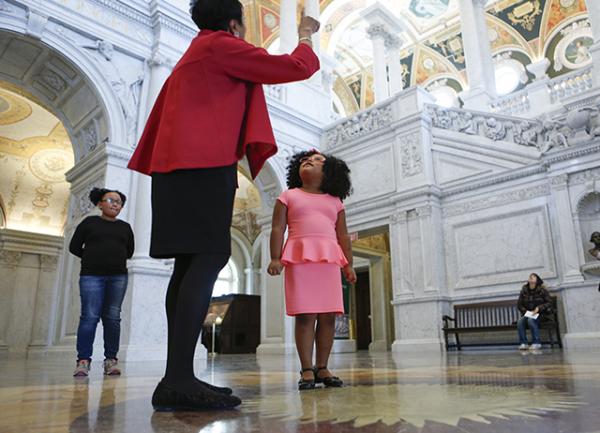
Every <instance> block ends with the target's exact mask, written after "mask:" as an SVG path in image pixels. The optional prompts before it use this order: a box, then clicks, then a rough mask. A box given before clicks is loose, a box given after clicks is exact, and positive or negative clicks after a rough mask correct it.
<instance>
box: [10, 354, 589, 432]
mask: <svg viewBox="0 0 600 433" xmlns="http://www.w3.org/2000/svg"><path fill="white" fill-rule="evenodd" d="M598 355H599V354H598V353H591V352H581V353H579V352H561V351H555V352H551V351H548V352H546V353H543V354H540V355H529V356H522V355H520V354H519V353H515V352H512V351H511V352H509V351H501V352H479V353H477V352H465V353H462V354H452V353H451V354H448V355H446V354H443V355H440V356H436V357H432V356H423V357H419V356H418V355H411V356H392V355H391V354H389V353H383V354H371V355H369V354H368V353H359V354H344V355H337V356H335V358H334V359H333V360H332V362H331V367H332V368H334V369H335V371H336V373H337V374H339V375H340V377H342V378H343V379H344V381H345V383H347V384H348V386H346V387H344V388H342V389H316V390H314V391H306V392H302V393H299V392H298V391H297V390H296V381H297V377H296V376H297V373H296V371H297V366H296V364H295V359H294V357H292V356H285V357H284V356H281V357H280V356H274V357H269V358H261V359H256V357H255V356H253V355H252V356H251V355H243V356H220V357H217V359H216V360H213V361H209V362H208V363H207V364H205V365H200V366H199V368H198V370H199V371H200V372H201V376H202V377H203V378H204V379H207V380H210V381H213V382H216V383H217V384H221V385H227V386H232V387H233V388H235V390H236V393H237V394H238V395H240V397H242V399H243V400H244V403H243V405H242V406H241V407H240V408H238V409H236V410H231V411H225V412H199V413H154V412H153V410H152V407H151V405H150V396H151V394H152V391H153V389H154V386H155V385H156V383H157V381H158V380H159V378H160V375H161V372H162V368H163V365H162V363H151V362H136V363H128V364H125V370H124V376H123V377H121V378H112V377H111V378H105V377H103V376H102V375H101V372H100V371H98V372H95V371H93V374H92V375H91V376H90V378H88V379H73V378H72V377H70V369H68V368H65V365H64V362H60V361H47V360H46V361H27V362H23V361H17V360H0V411H1V412H0V413H2V414H3V416H2V417H0V432H11V433H12V432H19V433H20V432H36V433H38V432H43V433H55V432H72V433H82V432H98V433H104V432H124V433H129V432H135V433H138V432H153V433H166V432H182V433H186V432H194V433H229V432H236V433H237V432H269V433H278V432H281V433H284V432H285V433H304V432H327V433H338V432H370V433H372V432H377V433H388V432H390V433H391V432H393V433H398V432H409V433H413V432H415V433H417V432H419V433H441V432H452V433H454V432H456V433H465V432H473V433H475V432H476V433H498V432H502V433H509V432H510V433H519V432H525V431H527V432H529V431H531V432H543V433H559V432H569V433H590V432H595V431H597V430H598V427H597V426H598V425H600V398H599V397H600V386H599V385H600V368H599V367H600V365H599V364H600V357H599V356H598Z"/></svg>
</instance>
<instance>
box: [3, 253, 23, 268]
mask: <svg viewBox="0 0 600 433" xmlns="http://www.w3.org/2000/svg"><path fill="white" fill-rule="evenodd" d="M22 256H23V254H22V253H21V252H20V251H9V250H5V249H2V250H0V264H2V265H4V266H6V267H7V268H16V267H17V266H18V265H19V263H20V261H21V257H22Z"/></svg>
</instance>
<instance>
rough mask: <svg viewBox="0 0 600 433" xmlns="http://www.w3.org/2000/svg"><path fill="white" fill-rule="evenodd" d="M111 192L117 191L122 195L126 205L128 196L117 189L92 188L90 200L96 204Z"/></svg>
mask: <svg viewBox="0 0 600 433" xmlns="http://www.w3.org/2000/svg"><path fill="white" fill-rule="evenodd" d="M109 192H116V193H117V194H119V197H121V202H122V203H123V206H125V201H126V200H127V197H126V196H125V194H123V193H122V192H121V191H117V190H116V189H106V188H92V190H91V191H90V201H91V202H92V203H93V204H94V206H96V205H97V204H98V203H100V202H101V201H102V198H103V197H104V196H105V195H106V194H108V193H109Z"/></svg>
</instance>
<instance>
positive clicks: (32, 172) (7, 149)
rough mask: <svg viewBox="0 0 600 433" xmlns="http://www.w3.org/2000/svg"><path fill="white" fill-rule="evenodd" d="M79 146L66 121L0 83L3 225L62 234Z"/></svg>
mask: <svg viewBox="0 0 600 433" xmlns="http://www.w3.org/2000/svg"><path fill="white" fill-rule="evenodd" d="M73 164H74V158H73V149H72V145H71V141H70V140H69V137H68V135H67V131H66V130H65V129H64V127H63V126H62V124H61V122H60V121H59V119H58V118H57V117H55V116H54V115H53V114H52V113H50V112H49V111H48V110H46V109H45V108H44V107H43V106H42V105H40V104H39V103H38V102H36V101H35V100H34V99H33V98H32V97H31V96H29V95H26V94H24V93H23V92H21V91H19V90H18V89H16V88H14V87H12V86H10V85H8V84H7V83H2V82H0V226H1V227H2V228H8V229H14V230H25V231H30V232H36V233H44V234H50V235H62V233H63V229H64V225H65V222H66V218H67V205H68V199H69V184H68V183H67V182H66V180H65V172H66V171H67V170H69V169H70V168H71V167H73Z"/></svg>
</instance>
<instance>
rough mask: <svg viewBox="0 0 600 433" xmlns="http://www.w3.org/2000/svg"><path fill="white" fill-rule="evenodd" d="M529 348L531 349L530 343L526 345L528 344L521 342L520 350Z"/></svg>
mask: <svg viewBox="0 0 600 433" xmlns="http://www.w3.org/2000/svg"><path fill="white" fill-rule="evenodd" d="M527 349H529V346H528V345H526V344H521V345H520V346H519V350H527Z"/></svg>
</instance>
